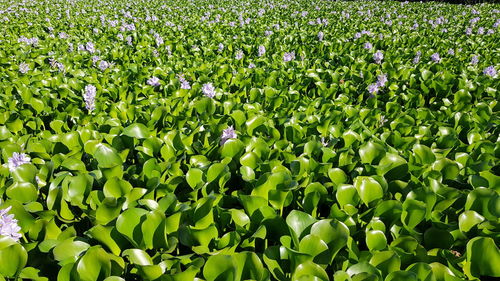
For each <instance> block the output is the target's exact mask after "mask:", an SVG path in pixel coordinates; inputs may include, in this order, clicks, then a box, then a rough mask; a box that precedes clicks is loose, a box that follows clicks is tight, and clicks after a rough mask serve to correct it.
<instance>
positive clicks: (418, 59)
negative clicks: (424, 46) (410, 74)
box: [413, 51, 422, 64]
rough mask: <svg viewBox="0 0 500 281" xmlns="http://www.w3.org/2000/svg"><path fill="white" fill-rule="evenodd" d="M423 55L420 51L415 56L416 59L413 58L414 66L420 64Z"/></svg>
mask: <svg viewBox="0 0 500 281" xmlns="http://www.w3.org/2000/svg"><path fill="white" fill-rule="evenodd" d="M421 55H422V52H420V51H417V53H416V54H415V57H414V58H413V64H417V63H419V62H420V56H421Z"/></svg>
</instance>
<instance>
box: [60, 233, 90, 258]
mask: <svg viewBox="0 0 500 281" xmlns="http://www.w3.org/2000/svg"><path fill="white" fill-rule="evenodd" d="M89 247H90V245H89V244H87V243H85V242H83V241H75V240H74V238H70V239H66V240H64V241H62V242H61V243H59V244H57V246H56V247H55V248H54V250H53V253H54V258H55V259H56V260H57V261H59V262H62V261H66V260H68V259H71V260H72V261H73V262H75V261H76V260H77V258H78V256H79V255H80V254H81V253H82V252H84V251H86V250H87V249H88V248H89Z"/></svg>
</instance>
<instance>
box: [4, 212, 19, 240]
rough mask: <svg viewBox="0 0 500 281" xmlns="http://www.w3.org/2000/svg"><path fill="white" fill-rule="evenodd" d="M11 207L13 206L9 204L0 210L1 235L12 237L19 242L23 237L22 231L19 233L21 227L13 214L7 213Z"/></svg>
mask: <svg viewBox="0 0 500 281" xmlns="http://www.w3.org/2000/svg"><path fill="white" fill-rule="evenodd" d="M11 208H12V206H9V207H8V208H6V209H3V210H0V235H1V236H7V237H10V238H12V239H13V240H14V241H16V242H17V241H19V239H20V238H21V237H22V235H21V233H19V231H20V230H21V227H19V225H18V224H17V220H16V219H15V218H14V215H13V214H10V215H8V214H7V213H8V212H9V211H10V209H11Z"/></svg>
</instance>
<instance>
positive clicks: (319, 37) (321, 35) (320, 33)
mask: <svg viewBox="0 0 500 281" xmlns="http://www.w3.org/2000/svg"><path fill="white" fill-rule="evenodd" d="M323 37H325V34H324V33H323V31H320V32H318V40H319V41H323Z"/></svg>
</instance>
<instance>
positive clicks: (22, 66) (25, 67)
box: [19, 62, 30, 74]
mask: <svg viewBox="0 0 500 281" xmlns="http://www.w3.org/2000/svg"><path fill="white" fill-rule="evenodd" d="M29 70H30V66H29V64H27V63H25V62H22V63H21V64H19V72H21V73H22V74H26V73H27V72H28V71H29Z"/></svg>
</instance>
